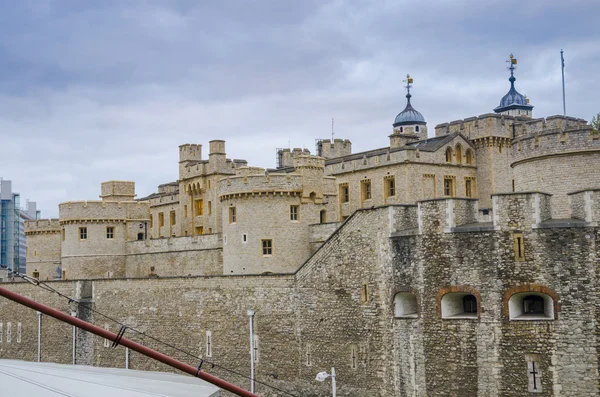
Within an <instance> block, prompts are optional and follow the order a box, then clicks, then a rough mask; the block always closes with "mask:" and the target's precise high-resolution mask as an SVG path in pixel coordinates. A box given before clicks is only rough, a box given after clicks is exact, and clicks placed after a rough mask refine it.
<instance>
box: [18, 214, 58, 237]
mask: <svg viewBox="0 0 600 397" xmlns="http://www.w3.org/2000/svg"><path fill="white" fill-rule="evenodd" d="M61 229H62V227H61V225H60V221H59V220H58V219H56V218H52V219H38V220H33V221H25V234H26V235H31V234H40V233H60V231H61Z"/></svg>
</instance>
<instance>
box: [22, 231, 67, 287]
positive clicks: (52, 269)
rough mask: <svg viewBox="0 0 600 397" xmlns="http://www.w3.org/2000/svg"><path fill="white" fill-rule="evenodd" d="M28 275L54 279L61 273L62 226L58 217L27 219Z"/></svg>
mask: <svg viewBox="0 0 600 397" xmlns="http://www.w3.org/2000/svg"><path fill="white" fill-rule="evenodd" d="M25 228H26V230H27V231H26V232H25V235H26V236H27V258H26V260H27V263H28V264H29V266H28V267H27V275H28V276H30V277H33V276H34V275H36V276H37V277H38V278H39V279H40V280H52V279H54V278H56V277H58V276H59V275H60V272H57V270H56V269H57V268H60V267H61V240H62V226H61V225H60V222H59V220H58V219H40V220H35V221H25Z"/></svg>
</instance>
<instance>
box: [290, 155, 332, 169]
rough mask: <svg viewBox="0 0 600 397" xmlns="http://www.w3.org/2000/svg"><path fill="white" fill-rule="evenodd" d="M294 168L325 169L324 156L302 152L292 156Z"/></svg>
mask: <svg viewBox="0 0 600 397" xmlns="http://www.w3.org/2000/svg"><path fill="white" fill-rule="evenodd" d="M294 168H316V169H325V158H324V157H319V156H311V155H309V154H303V155H300V156H296V157H294Z"/></svg>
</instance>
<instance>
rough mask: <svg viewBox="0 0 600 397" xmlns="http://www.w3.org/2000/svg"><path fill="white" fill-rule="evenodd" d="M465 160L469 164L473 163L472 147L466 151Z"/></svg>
mask: <svg viewBox="0 0 600 397" xmlns="http://www.w3.org/2000/svg"><path fill="white" fill-rule="evenodd" d="M465 160H466V162H467V164H473V162H474V161H473V151H472V150H471V149H467V151H466V153H465Z"/></svg>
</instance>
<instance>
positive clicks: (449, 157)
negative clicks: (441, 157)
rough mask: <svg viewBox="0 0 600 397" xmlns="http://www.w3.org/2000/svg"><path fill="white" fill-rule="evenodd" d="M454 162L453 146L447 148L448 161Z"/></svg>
mask: <svg viewBox="0 0 600 397" xmlns="http://www.w3.org/2000/svg"><path fill="white" fill-rule="evenodd" d="M451 162H452V148H448V149H446V163H451Z"/></svg>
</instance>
